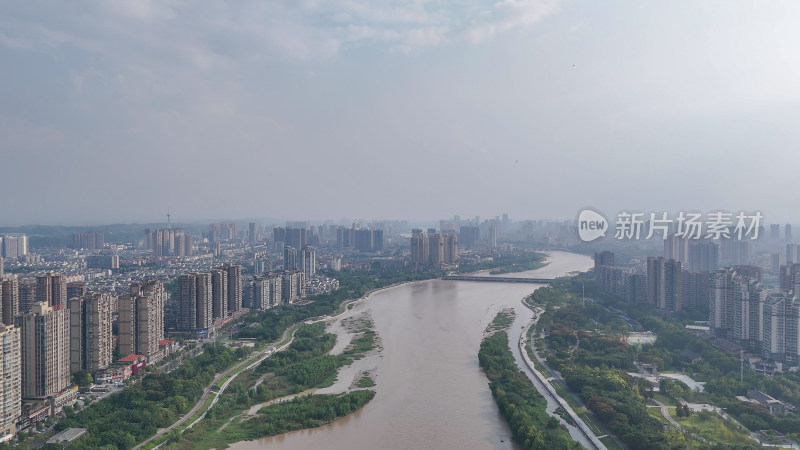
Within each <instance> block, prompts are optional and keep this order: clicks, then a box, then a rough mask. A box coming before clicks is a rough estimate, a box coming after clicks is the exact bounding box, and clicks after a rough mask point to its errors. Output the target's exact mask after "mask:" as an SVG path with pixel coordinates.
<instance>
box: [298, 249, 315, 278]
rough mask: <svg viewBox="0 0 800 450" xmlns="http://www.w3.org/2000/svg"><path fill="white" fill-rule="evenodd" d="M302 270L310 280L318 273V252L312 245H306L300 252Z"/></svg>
mask: <svg viewBox="0 0 800 450" xmlns="http://www.w3.org/2000/svg"><path fill="white" fill-rule="evenodd" d="M300 265H301V270H302V271H303V273H304V274H305V275H306V279H309V278H311V277H313V276H314V275H316V273H317V252H316V250H314V248H312V247H311V245H306V246H305V247H304V248H303V251H301V252H300Z"/></svg>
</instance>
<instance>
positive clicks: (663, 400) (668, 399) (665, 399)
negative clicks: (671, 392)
mask: <svg viewBox="0 0 800 450" xmlns="http://www.w3.org/2000/svg"><path fill="white" fill-rule="evenodd" d="M653 398H655V399H656V400H658V401H660V402H661V403H663V404H665V405H668V406H676V405H677V402H675V400H673V399H672V397H670V396H668V395H664V394H662V393H661V392H654V393H653Z"/></svg>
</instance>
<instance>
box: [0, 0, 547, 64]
mask: <svg viewBox="0 0 800 450" xmlns="http://www.w3.org/2000/svg"><path fill="white" fill-rule="evenodd" d="M30 3H34V5H30ZM26 5H27V7H22V6H20V5H12V7H11V8H9V11H8V12H7V13H6V14H4V16H5V17H4V18H2V19H0V45H3V46H6V47H9V48H16V49H21V48H25V49H37V50H39V51H44V52H55V51H60V50H62V49H63V48H65V47H75V48H79V49H81V50H83V51H87V52H92V53H98V54H103V55H106V56H109V57H114V56H116V57H119V58H130V57H132V56H136V55H137V54H142V53H148V54H149V53H153V52H154V53H156V54H158V55H161V56H163V57H164V58H168V59H170V58H171V59H173V60H175V61H176V62H181V63H184V64H190V65H192V66H193V67H195V68H198V69H208V68H211V67H214V66H217V65H219V64H224V63H225V61H226V59H228V58H231V57H235V56H237V55H241V54H248V55H251V56H254V57H268V58H269V57H272V58H287V59H293V60H300V61H304V60H311V59H317V58H331V57H335V56H337V55H339V54H340V53H341V52H342V51H346V50H347V48H348V46H353V45H363V44H374V45H378V46H385V48H386V50H387V51H394V50H396V49H398V48H405V49H408V50H419V49H421V48H425V47H431V46H436V45H441V44H444V43H447V42H453V41H456V42H457V41H468V42H473V43H476V42H481V41H484V40H486V39H489V38H491V37H492V36H494V35H495V34H497V33H501V32H504V31H508V30H511V29H513V28H518V27H525V26H530V25H533V24H535V23H536V22H538V21H539V20H541V19H542V18H543V17H545V16H547V15H548V14H550V13H552V12H553V11H554V10H555V7H556V2H555V1H554V0H503V1H500V2H496V3H493V4H492V3H489V4H486V2H481V1H477V0H473V1H467V2H462V3H460V4H458V6H455V7H454V6H452V3H451V2H445V1H422V0H411V1H390V2H388V3H387V2H379V3H376V2H372V1H366V0H329V1H313V0H303V1H297V0H284V1H275V2H268V3H263V2H255V1H251V2H237V3H234V4H222V3H205V2H184V1H172V2H166V1H165V2H156V1H131V2H125V1H122V2H120V1H106V2H102V3H99V4H88V5H85V4H80V5H79V6H74V5H73V4H50V3H46V4H42V5H39V6H36V4H35V2H26Z"/></svg>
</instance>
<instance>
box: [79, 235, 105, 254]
mask: <svg viewBox="0 0 800 450" xmlns="http://www.w3.org/2000/svg"><path fill="white" fill-rule="evenodd" d="M104 245H105V238H104V237H103V233H100V232H96V231H90V232H88V233H73V234H72V248H74V249H75V250H100V249H101V248H103V246H104Z"/></svg>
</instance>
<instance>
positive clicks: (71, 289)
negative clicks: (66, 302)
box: [67, 281, 89, 299]
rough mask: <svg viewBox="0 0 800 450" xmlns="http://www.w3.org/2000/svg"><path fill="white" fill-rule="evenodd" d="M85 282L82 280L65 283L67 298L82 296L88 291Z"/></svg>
mask: <svg viewBox="0 0 800 450" xmlns="http://www.w3.org/2000/svg"><path fill="white" fill-rule="evenodd" d="M88 292H89V291H88V289H87V286H86V283H84V282H83V281H75V282H72V283H67V298H68V299H69V298H74V297H83V296H84V295H86V294H87V293H88Z"/></svg>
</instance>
